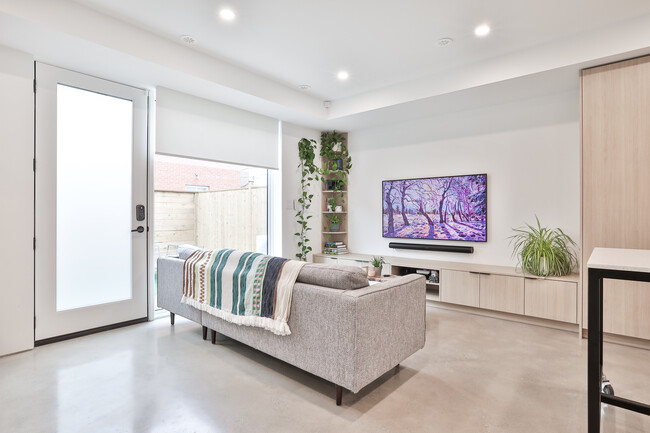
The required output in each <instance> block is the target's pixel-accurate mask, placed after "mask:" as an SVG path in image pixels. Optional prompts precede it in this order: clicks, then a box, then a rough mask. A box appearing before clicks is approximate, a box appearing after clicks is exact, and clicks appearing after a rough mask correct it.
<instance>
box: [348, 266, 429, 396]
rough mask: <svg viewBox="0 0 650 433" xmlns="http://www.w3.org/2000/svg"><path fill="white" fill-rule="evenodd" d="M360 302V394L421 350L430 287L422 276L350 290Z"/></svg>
mask: <svg viewBox="0 0 650 433" xmlns="http://www.w3.org/2000/svg"><path fill="white" fill-rule="evenodd" d="M344 296H346V297H349V298H353V299H355V300H356V338H355V340H356V362H355V380H354V382H355V384H354V387H353V388H354V389H351V391H353V392H357V391H358V390H360V389H361V388H363V387H364V386H366V385H367V384H369V383H370V382H372V381H373V380H375V379H377V378H378V377H379V376H381V375H382V374H384V373H386V372H387V371H388V370H390V369H391V368H393V367H395V366H396V365H398V364H399V363H401V362H402V361H403V360H405V359H406V358H408V357H409V356H410V355H412V354H413V353H415V352H416V351H417V350H419V349H421V348H423V347H424V343H425V334H426V284H425V278H424V276H422V275H408V276H404V277H400V278H393V279H390V280H388V281H385V282H382V283H379V284H374V285H372V286H370V287H367V288H363V289H359V290H350V291H347V292H345V294H344Z"/></svg>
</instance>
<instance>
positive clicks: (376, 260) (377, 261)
mask: <svg viewBox="0 0 650 433" xmlns="http://www.w3.org/2000/svg"><path fill="white" fill-rule="evenodd" d="M384 263H386V261H385V260H384V258H383V257H377V256H375V257H373V258H372V260H370V265H372V267H373V268H375V277H376V278H381V269H382V266H383V265H384Z"/></svg>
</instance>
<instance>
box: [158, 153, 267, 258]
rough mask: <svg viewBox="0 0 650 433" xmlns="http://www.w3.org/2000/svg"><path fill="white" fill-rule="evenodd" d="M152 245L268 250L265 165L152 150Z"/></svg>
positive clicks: (161, 252) (172, 249) (166, 250)
mask: <svg viewBox="0 0 650 433" xmlns="http://www.w3.org/2000/svg"><path fill="white" fill-rule="evenodd" d="M154 161H155V163H154V166H155V169H154V190H155V191H154V205H155V214H154V215H155V216H154V218H155V220H154V242H155V244H154V246H155V252H156V254H157V256H166V255H174V254H175V253H176V251H177V247H178V245H181V244H193V245H198V246H200V247H203V248H206V249H220V248H235V249H239V250H245V251H256V252H259V253H267V251H268V247H267V170H266V169H263V168H255V167H247V166H243V165H236V164H225V163H220V162H214V161H206V160H199V159H189V158H179V157H175V156H166V155H156V158H155V160H154Z"/></svg>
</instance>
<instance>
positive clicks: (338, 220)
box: [323, 214, 343, 231]
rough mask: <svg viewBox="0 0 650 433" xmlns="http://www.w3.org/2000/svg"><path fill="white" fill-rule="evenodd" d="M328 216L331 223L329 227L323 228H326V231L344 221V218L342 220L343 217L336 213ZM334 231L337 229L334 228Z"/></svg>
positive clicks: (324, 228)
mask: <svg viewBox="0 0 650 433" xmlns="http://www.w3.org/2000/svg"><path fill="white" fill-rule="evenodd" d="M327 218H328V219H329V221H330V224H329V228H328V227H327V226H324V227H323V230H326V231H327V230H329V229H330V228H331V227H332V226H333V225H337V224H341V222H342V221H343V220H341V217H340V216H338V215H336V214H334V215H327ZM332 231H336V230H332Z"/></svg>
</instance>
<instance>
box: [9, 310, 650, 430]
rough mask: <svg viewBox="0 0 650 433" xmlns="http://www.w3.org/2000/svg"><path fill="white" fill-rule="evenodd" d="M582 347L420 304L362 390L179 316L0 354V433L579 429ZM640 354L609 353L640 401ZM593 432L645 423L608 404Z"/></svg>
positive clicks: (563, 335) (624, 386) (611, 365)
mask: <svg viewBox="0 0 650 433" xmlns="http://www.w3.org/2000/svg"><path fill="white" fill-rule="evenodd" d="M586 349H587V344H586V341H585V340H580V339H579V338H578V337H577V336H576V335H575V334H572V333H569V332H564V331H558V330H553V329H548V328H543V327H538V326H531V325H525V324H520V323H514V322H509V321H504V320H499V319H492V318H487V317H481V316H476V315H471V314H466V313H458V312H452V311H447V310H442V309H438V308H432V307H430V308H429V309H428V311H427V343H426V346H425V348H424V349H423V350H421V351H419V352H418V353H416V354H414V355H413V356H411V357H410V358H409V359H407V360H406V361H404V362H403V363H402V365H401V368H400V370H399V372H398V373H397V374H395V373H394V372H392V371H391V372H389V373H387V374H386V375H384V376H382V377H381V378H380V379H379V380H377V381H376V382H374V383H372V384H371V385H369V386H368V387H366V388H365V389H363V390H362V391H361V392H360V393H359V394H356V395H355V394H351V393H347V392H345V393H344V394H343V405H342V406H340V407H337V406H336V405H335V404H334V386H333V385H331V384H330V383H327V382H325V381H323V380H321V379H319V378H317V377H314V376H312V375H310V374H308V373H305V372H303V371H301V370H298V369H296V368H294V367H292V366H290V365H287V364H285V363H283V362H280V361H278V360H275V359H273V358H271V357H269V356H267V355H264V354H262V353H259V352H256V351H255V350H252V349H250V348H248V347H246V346H243V345H241V344H239V343H237V342H234V341H232V340H228V341H224V342H220V343H219V344H218V345H215V346H212V345H211V344H210V343H209V342H207V341H203V340H202V339H201V327H200V326H198V325H196V324H194V323H192V322H189V321H186V320H184V319H182V318H178V317H177V321H176V326H174V327H171V326H170V325H169V319H168V318H167V317H162V318H160V319H157V320H155V321H153V322H150V323H145V324H140V325H135V326H131V327H128V328H122V329H118V330H114V331H109V332H104V333H101V334H96V335H93V336H88V337H83V338H78V339H76V340H70V341H66V342H61V343H55V344H51V345H48V346H44V347H39V348H36V349H35V350H33V351H30V352H24V353H20V354H16V355H11V356H6V357H4V358H0V432H3V433H10V432H21V433H22V432H25V433H39V432H60V433H74V432H84V433H96V432H156V433H158V432H160V433H162V432H170V433H172V432H173V433H183V432H196V433H200V432H262V431H264V432H373V433H379V432H468V433H470V432H471V433H477V432H517V433H522V432H525V433H530V432H554V433H555V432H567V433H573V432H585V431H586V416H587V410H586ZM649 361H650V352H649V351H645V350H640V349H634V348H629V347H624V346H619V345H613V344H607V345H606V347H605V372H606V373H607V375H608V376H609V378H610V379H611V380H612V383H613V384H614V387H615V390H616V393H617V395H622V396H624V397H628V398H634V399H644V400H645V401H648V402H650V389H649V388H650V387H649V386H648V385H649V384H650V362H649ZM602 413H603V429H602V431H603V432H644V431H645V432H648V431H650V417H646V416H643V415H638V414H635V413H632V412H628V411H624V410H620V409H616V408H613V407H605V408H603V410H602Z"/></svg>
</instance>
